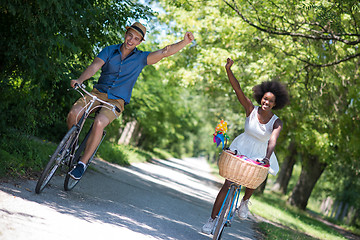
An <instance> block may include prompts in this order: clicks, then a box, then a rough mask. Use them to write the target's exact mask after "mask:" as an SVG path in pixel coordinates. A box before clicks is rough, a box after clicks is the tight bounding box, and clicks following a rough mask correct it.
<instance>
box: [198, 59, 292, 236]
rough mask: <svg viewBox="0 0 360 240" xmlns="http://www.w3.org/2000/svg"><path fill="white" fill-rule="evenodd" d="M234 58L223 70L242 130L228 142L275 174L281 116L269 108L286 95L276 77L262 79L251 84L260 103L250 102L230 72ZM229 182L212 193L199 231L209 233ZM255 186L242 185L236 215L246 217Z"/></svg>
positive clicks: (283, 100)
mask: <svg viewBox="0 0 360 240" xmlns="http://www.w3.org/2000/svg"><path fill="white" fill-rule="evenodd" d="M233 63H234V61H233V60H231V59H230V58H228V59H227V62H226V65H225V68H226V73H227V76H228V78H229V81H230V83H231V86H232V87H233V89H234V90H235V93H236V95H237V98H238V99H239V101H240V103H241V105H242V106H243V107H244V109H245V112H246V121H245V132H244V133H242V134H240V135H239V136H237V137H236V138H235V139H234V141H233V142H232V143H231V145H230V151H231V152H232V153H233V154H237V155H245V156H247V157H249V158H252V159H262V160H263V161H264V163H265V165H267V164H270V168H269V173H270V174H272V175H276V174H277V172H278V171H279V164H278V162H277V159H276V156H275V154H274V153H273V152H274V149H275V145H276V140H277V138H278V137H279V134H280V131H281V129H282V122H281V120H280V119H279V118H278V117H277V116H276V115H275V114H274V113H273V112H272V110H275V109H281V108H283V107H284V106H285V105H286V104H287V103H288V101H289V95H288V92H287V90H286V88H285V86H284V85H282V84H281V83H279V82H277V81H269V82H263V83H261V84H260V85H257V86H255V87H254V88H253V91H254V98H255V100H256V101H257V103H259V104H260V106H254V105H253V103H252V102H251V101H250V99H249V98H247V97H246V96H245V95H244V93H243V91H242V89H241V87H240V84H239V82H238V80H237V79H236V78H235V76H234V74H233V72H232V71H231V66H232V65H233ZM230 184H231V182H230V181H228V180H225V183H224V185H223V186H222V188H221V189H220V192H219V193H218V196H217V197H216V200H215V203H214V206H213V210H212V213H211V217H210V218H209V220H208V222H207V223H206V224H205V225H204V226H203V227H202V232H204V233H207V234H211V233H212V230H213V228H214V225H215V222H216V221H215V219H216V217H217V214H218V213H219V211H220V208H221V205H222V202H223V201H224V199H225V196H226V193H227V191H228V189H229V187H230ZM254 190H255V189H250V188H246V190H245V195H244V197H243V199H242V200H241V203H240V207H239V212H238V216H239V217H240V219H246V218H247V216H248V213H249V208H248V203H249V198H250V197H251V195H252V194H253V192H254Z"/></svg>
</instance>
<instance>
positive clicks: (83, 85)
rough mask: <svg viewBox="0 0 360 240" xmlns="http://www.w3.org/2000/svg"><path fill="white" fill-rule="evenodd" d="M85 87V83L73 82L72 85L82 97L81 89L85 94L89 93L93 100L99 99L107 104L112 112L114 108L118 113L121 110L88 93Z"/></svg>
mask: <svg viewBox="0 0 360 240" xmlns="http://www.w3.org/2000/svg"><path fill="white" fill-rule="evenodd" d="M85 88H86V86H85V84H77V83H75V85H74V90H76V91H78V92H79V93H80V94H81V95H82V96H83V97H84V94H83V93H82V92H81V91H83V92H84V93H85V94H87V95H89V96H90V97H92V99H94V100H95V101H99V102H101V103H102V104H104V105H107V106H108V107H109V108H111V109H112V111H113V112H114V114H115V110H116V111H117V112H118V113H120V112H121V110H120V109H119V108H118V107H117V106H115V105H113V104H111V103H108V102H106V101H104V100H101V99H100V98H98V97H96V96H94V95H92V94H91V93H89V92H88V91H86V89H85ZM79 89H81V91H80V90H79ZM115 115H116V114H115Z"/></svg>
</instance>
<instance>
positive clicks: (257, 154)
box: [230, 106, 279, 176]
mask: <svg viewBox="0 0 360 240" xmlns="http://www.w3.org/2000/svg"><path fill="white" fill-rule="evenodd" d="M258 109H259V107H258V106H255V107H254V109H253V110H252V112H251V113H250V115H249V116H248V117H246V121H245V132H244V133H242V134H240V135H239V136H237V137H236V138H235V139H234V141H233V142H232V143H231V145H230V150H232V151H234V150H237V152H238V155H245V156H247V157H249V158H251V159H263V158H264V157H265V155H266V149H267V146H268V142H269V139H270V136H271V133H272V131H273V127H274V123H275V121H276V119H278V117H277V116H276V115H275V114H274V115H273V116H272V118H271V119H270V120H269V122H267V123H266V124H262V123H260V122H259V119H258V117H257V112H258ZM278 171H279V163H278V161H277V158H276V156H275V154H274V153H272V154H271V157H270V168H269V173H270V174H272V175H274V176H275V175H276V174H277V173H278Z"/></svg>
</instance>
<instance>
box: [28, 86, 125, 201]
mask: <svg viewBox="0 0 360 240" xmlns="http://www.w3.org/2000/svg"><path fill="white" fill-rule="evenodd" d="M74 90H76V91H77V92H78V93H79V94H81V95H82V97H83V98H85V94H86V95H88V96H90V97H91V100H90V101H89V102H87V103H86V104H85V106H84V108H83V110H84V113H83V115H82V116H81V118H80V120H79V121H78V122H77V124H75V125H73V126H72V127H71V128H70V130H69V131H68V132H67V133H66V134H65V136H64V137H63V139H62V140H61V141H60V143H59V145H58V146H57V148H56V150H55V152H54V153H53V154H52V155H51V156H50V160H49V162H48V163H47V165H46V166H45V168H44V170H43V172H42V173H41V175H40V177H39V179H38V181H37V184H36V187H35V192H36V193H37V194H39V193H41V192H42V191H43V190H44V188H45V187H46V186H47V184H48V183H49V182H50V180H51V179H52V177H53V176H54V175H55V172H56V170H57V169H58V168H59V167H61V168H62V167H65V168H66V167H68V171H67V174H66V176H65V180H64V189H65V191H70V190H72V189H73V188H74V187H75V186H76V184H78V182H79V181H80V180H75V179H73V178H71V177H70V175H69V172H70V171H71V170H72V169H73V168H75V167H76V165H77V163H78V161H79V159H80V157H81V156H82V154H83V152H84V150H85V147H86V142H87V140H88V138H89V135H90V132H91V130H92V127H93V123H92V124H91V126H90V129H89V131H88V132H87V133H86V135H85V137H84V138H83V139H82V141H79V139H81V137H80V133H81V131H82V130H83V127H84V124H85V121H86V120H87V119H88V118H90V119H95V116H96V114H97V113H98V111H99V110H100V108H101V107H105V108H108V109H109V110H111V111H112V112H113V113H114V114H115V115H116V112H118V113H120V112H121V111H120V109H119V108H118V107H117V106H115V105H113V104H110V103H108V102H105V101H103V100H101V99H99V98H98V97H96V96H94V95H92V94H91V93H89V92H88V91H86V90H85V85H83V84H82V85H78V84H76V85H75V87H74ZM96 101H99V102H100V103H101V104H100V105H98V106H95V107H94V108H93V109H92V106H93V105H94V103H95V102H96ZM96 108H98V109H97V111H96V112H95V116H89V115H90V114H91V113H92V112H93V110H94V109H96ZM115 111H116V112H115ZM81 112H82V111H81ZM105 135H106V131H105V130H104V132H103V135H102V138H101V141H100V143H99V145H98V146H97V148H96V149H95V151H94V152H93V154H92V155H91V157H90V159H89V161H88V163H87V167H88V166H89V164H90V163H91V161H92V159H93V157H94V156H95V154H96V152H97V150H98V148H99V146H100V144H101V143H102V141H103V139H104V137H105ZM79 142H81V143H80V144H79ZM87 167H86V168H85V170H86V169H87Z"/></svg>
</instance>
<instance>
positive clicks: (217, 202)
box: [211, 180, 231, 219]
mask: <svg viewBox="0 0 360 240" xmlns="http://www.w3.org/2000/svg"><path fill="white" fill-rule="evenodd" d="M230 185H231V182H230V181H229V180H225V183H224V184H223V186H222V187H221V189H220V191H219V193H218V195H217V197H216V200H215V203H214V206H213V209H212V212H211V218H212V219H215V218H216V216H217V215H218V213H219V212H220V208H221V205H222V203H223V202H224V199H225V197H226V194H227V191H228V190H229V188H230Z"/></svg>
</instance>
